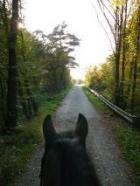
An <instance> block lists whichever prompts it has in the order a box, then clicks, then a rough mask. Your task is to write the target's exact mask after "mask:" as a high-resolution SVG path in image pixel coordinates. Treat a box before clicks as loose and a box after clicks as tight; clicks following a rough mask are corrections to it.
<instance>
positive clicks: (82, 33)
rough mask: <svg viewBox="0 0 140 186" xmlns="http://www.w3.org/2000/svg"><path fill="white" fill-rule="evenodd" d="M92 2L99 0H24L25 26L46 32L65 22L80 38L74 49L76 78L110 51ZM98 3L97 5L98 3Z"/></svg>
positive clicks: (74, 72)
mask: <svg viewBox="0 0 140 186" xmlns="http://www.w3.org/2000/svg"><path fill="white" fill-rule="evenodd" d="M92 1H94V4H95V1H96V0H24V4H23V7H24V17H25V26H26V27H27V29H28V30H29V31H35V30H42V31H44V32H45V33H46V34H49V33H51V32H52V30H53V28H54V27H55V26H57V25H58V24H61V23H62V22H63V21H65V22H66V23H67V24H68V28H67V29H68V31H69V32H70V33H72V34H75V35H76V36H77V37H78V38H80V39H81V44H80V46H79V47H77V49H76V50H75V52H74V57H76V62H77V63H78V64H79V68H77V69H75V70H72V71H71V74H72V76H73V77H74V78H76V79H83V77H84V75H85V72H86V70H87V68H88V67H89V66H90V65H99V64H100V63H103V62H105V58H106V57H107V56H108V55H109V54H110V53H111V48H110V43H109V41H108V39H107V36H106V34H105V32H104V30H103V28H102V27H101V25H100V24H99V21H98V19H97V15H96V13H95V10H94V9H93V7H92ZM95 6H96V4H95Z"/></svg>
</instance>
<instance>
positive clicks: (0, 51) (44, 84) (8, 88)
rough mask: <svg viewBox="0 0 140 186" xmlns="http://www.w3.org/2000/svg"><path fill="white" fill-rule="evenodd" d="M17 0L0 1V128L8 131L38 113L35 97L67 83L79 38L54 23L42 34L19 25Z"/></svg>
mask: <svg viewBox="0 0 140 186" xmlns="http://www.w3.org/2000/svg"><path fill="white" fill-rule="evenodd" d="M21 11H22V8H21V4H20V1H19V0H13V1H12V4H11V3H10V1H9V2H8V1H5V0H3V1H0V118H1V119H0V131H1V132H3V133H8V132H10V131H12V130H14V129H15V128H16V126H17V125H18V122H19V121H20V120H21V119H22V120H24V119H30V118H32V117H33V116H35V115H36V114H37V113H38V107H39V104H40V103H39V97H40V94H43V92H48V93H50V94H53V93H55V92H59V91H61V90H62V89H65V88H66V87H67V86H69V85H70V84H71V77H70V68H73V67H75V66H77V63H76V62H75V58H74V57H73V55H72V52H73V51H74V48H75V47H76V46H78V45H79V44H80V40H79V39H78V38H77V37H76V36H75V35H73V34H71V33H69V32H68V31H67V24H66V23H64V22H63V23H62V24H60V25H57V26H56V27H55V28H54V29H53V31H52V32H51V33H50V34H48V35H46V34H45V33H43V32H42V31H41V30H36V31H35V32H33V33H30V32H29V31H28V30H26V29H25V28H21V27H20V25H21V24H22V21H23V20H22V16H20V15H21V13H20V12H21Z"/></svg>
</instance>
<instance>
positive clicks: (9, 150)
mask: <svg viewBox="0 0 140 186" xmlns="http://www.w3.org/2000/svg"><path fill="white" fill-rule="evenodd" d="M68 90H69V89H67V90H64V91H62V92H61V93H59V94H56V95H53V97H52V99H51V100H48V95H47V94H44V95H42V96H41V97H40V98H39V99H40V100H39V101H40V102H41V106H40V111H39V114H38V115H37V116H36V117H35V118H34V119H32V120H30V121H27V122H24V123H22V124H21V125H19V126H18V128H17V131H16V132H15V133H13V134H10V135H3V136H1V137H0V186H12V185H13V181H14V179H15V177H16V176H17V175H19V174H20V173H21V172H23V170H24V169H25V167H26V163H27V161H28V160H29V158H30V157H31V155H32V153H33V151H34V150H35V149H36V147H37V145H38V144H39V143H41V141H42V121H43V119H44V117H45V116H46V115H47V114H52V113H54V112H55V111H56V109H57V107H58V106H59V105H60V103H61V101H62V99H63V98H64V97H65V95H66V94H67V92H68Z"/></svg>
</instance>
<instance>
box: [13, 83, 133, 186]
mask: <svg viewBox="0 0 140 186" xmlns="http://www.w3.org/2000/svg"><path fill="white" fill-rule="evenodd" d="M79 113H82V114H84V115H85V116H86V118H87V119H88V124H89V134H88V137H87V149H88V151H89V155H90V157H91V159H92V160H93V162H94V164H95V166H96V168H97V172H98V174H99V177H100V179H101V183H102V185H103V186H132V185H134V184H132V183H131V181H130V179H129V167H128V165H127V163H126V162H124V161H123V160H122V159H121V154H120V152H119V149H118V147H117V145H116V143H115V141H114V138H113V135H112V133H111V130H110V129H109V127H106V125H105V121H104V119H103V118H102V117H101V116H100V114H99V113H98V112H97V111H96V109H95V108H94V107H93V106H92V105H91V103H90V102H89V101H88V99H87V97H86V96H85V95H84V93H83V91H82V89H81V87H78V86H77V87H74V88H73V89H72V90H71V91H70V92H69V94H68V95H67V96H66V98H65V99H64V101H63V103H62V105H61V106H60V107H59V109H58V110H57V112H56V114H55V115H54V116H53V120H54V123H55V128H56V130H57V131H65V130H69V129H74V128H75V123H76V120H77V117H78V114H79ZM42 153H43V147H42V146H40V147H39V149H38V150H37V152H36V153H35V155H34V156H33V157H32V159H31V161H30V162H29V165H28V168H27V171H26V173H25V174H24V175H23V176H22V178H20V179H19V180H18V181H17V184H16V186H39V179H38V175H39V171H40V159H41V157H42Z"/></svg>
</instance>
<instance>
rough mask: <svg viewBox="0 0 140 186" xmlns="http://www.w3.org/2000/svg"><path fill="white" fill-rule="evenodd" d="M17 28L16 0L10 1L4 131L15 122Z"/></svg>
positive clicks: (12, 126) (14, 124)
mask: <svg viewBox="0 0 140 186" xmlns="http://www.w3.org/2000/svg"><path fill="white" fill-rule="evenodd" d="M17 27H18V0H13V1H12V18H11V23H10V31H9V36H8V53H9V56H8V57H9V58H8V92H7V119H6V123H5V127H6V130H11V129H13V128H14V127H15V126H16V122H17V110H16V104H17V60H16V40H17Z"/></svg>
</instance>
